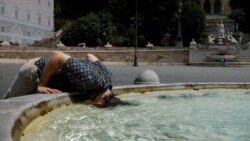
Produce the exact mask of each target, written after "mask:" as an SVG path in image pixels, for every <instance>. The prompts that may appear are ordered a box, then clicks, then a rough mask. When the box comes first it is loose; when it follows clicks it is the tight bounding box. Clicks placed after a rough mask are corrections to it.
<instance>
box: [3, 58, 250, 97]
mask: <svg viewBox="0 0 250 141" xmlns="http://www.w3.org/2000/svg"><path fill="white" fill-rule="evenodd" d="M21 65H22V63H1V62H0V97H2V95H3V94H4V93H5V92H6V90H7V89H8V87H9V86H10V85H11V83H12V81H13V80H14V78H15V76H16V75H17V72H18V70H19V68H20V67H21ZM108 67H109V68H110V69H111V71H112V72H113V83H114V86H121V85H131V84H133V82H134V80H135V78H136V77H137V76H138V75H139V74H140V73H141V72H142V71H143V70H145V69H152V70H154V71H155V72H156V73H157V74H158V76H159V78H160V82H161V83H189V82H250V75H249V73H250V67H199V66H184V65H164V66H155V65H140V63H139V66H138V67H133V66H127V65H108Z"/></svg>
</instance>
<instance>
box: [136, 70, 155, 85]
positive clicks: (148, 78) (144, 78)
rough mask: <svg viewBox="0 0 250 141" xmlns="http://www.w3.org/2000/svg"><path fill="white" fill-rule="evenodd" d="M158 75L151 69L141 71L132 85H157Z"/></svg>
mask: <svg viewBox="0 0 250 141" xmlns="http://www.w3.org/2000/svg"><path fill="white" fill-rule="evenodd" d="M159 83H160V80H159V77H158V75H157V74H156V73H155V72H154V71H153V70H151V69H146V70H144V71H142V72H141V73H140V74H139V75H138V76H137V77H136V79H135V80H134V84H159Z"/></svg>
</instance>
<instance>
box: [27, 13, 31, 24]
mask: <svg viewBox="0 0 250 141" xmlns="http://www.w3.org/2000/svg"><path fill="white" fill-rule="evenodd" d="M27 21H29V22H30V13H29V12H28V13H27Z"/></svg>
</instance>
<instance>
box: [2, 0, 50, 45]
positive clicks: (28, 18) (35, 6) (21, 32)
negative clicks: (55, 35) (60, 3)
mask: <svg viewBox="0 0 250 141" xmlns="http://www.w3.org/2000/svg"><path fill="white" fill-rule="evenodd" d="M53 29H54V0H0V41H8V42H12V43H18V44H20V45H23V46H25V45H29V44H32V43H34V42H35V41H40V40H41V39H43V38H44V37H45V36H47V35H48V34H50V33H51V32H52V31H53Z"/></svg>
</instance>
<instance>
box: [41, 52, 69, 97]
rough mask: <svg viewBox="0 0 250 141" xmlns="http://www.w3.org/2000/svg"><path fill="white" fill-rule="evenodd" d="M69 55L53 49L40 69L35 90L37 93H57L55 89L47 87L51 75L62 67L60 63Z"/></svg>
mask: <svg viewBox="0 0 250 141" xmlns="http://www.w3.org/2000/svg"><path fill="white" fill-rule="evenodd" d="M69 58H70V56H69V55H67V54H64V53H62V52H60V51H55V52H53V53H52V55H51V56H50V57H49V60H48V61H47V62H46V63H45V66H44V68H43V71H42V75H41V78H40V81H39V83H38V87H37V91H38V92H39V93H47V94H48V93H59V92H61V91H59V90H57V89H51V88H49V87H47V85H48V83H49V81H50V79H51V77H52V76H53V75H54V74H55V73H56V72H57V71H58V70H59V69H60V68H61V67H62V65H63V64H64V63H65V62H66V60H67V59H69Z"/></svg>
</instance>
